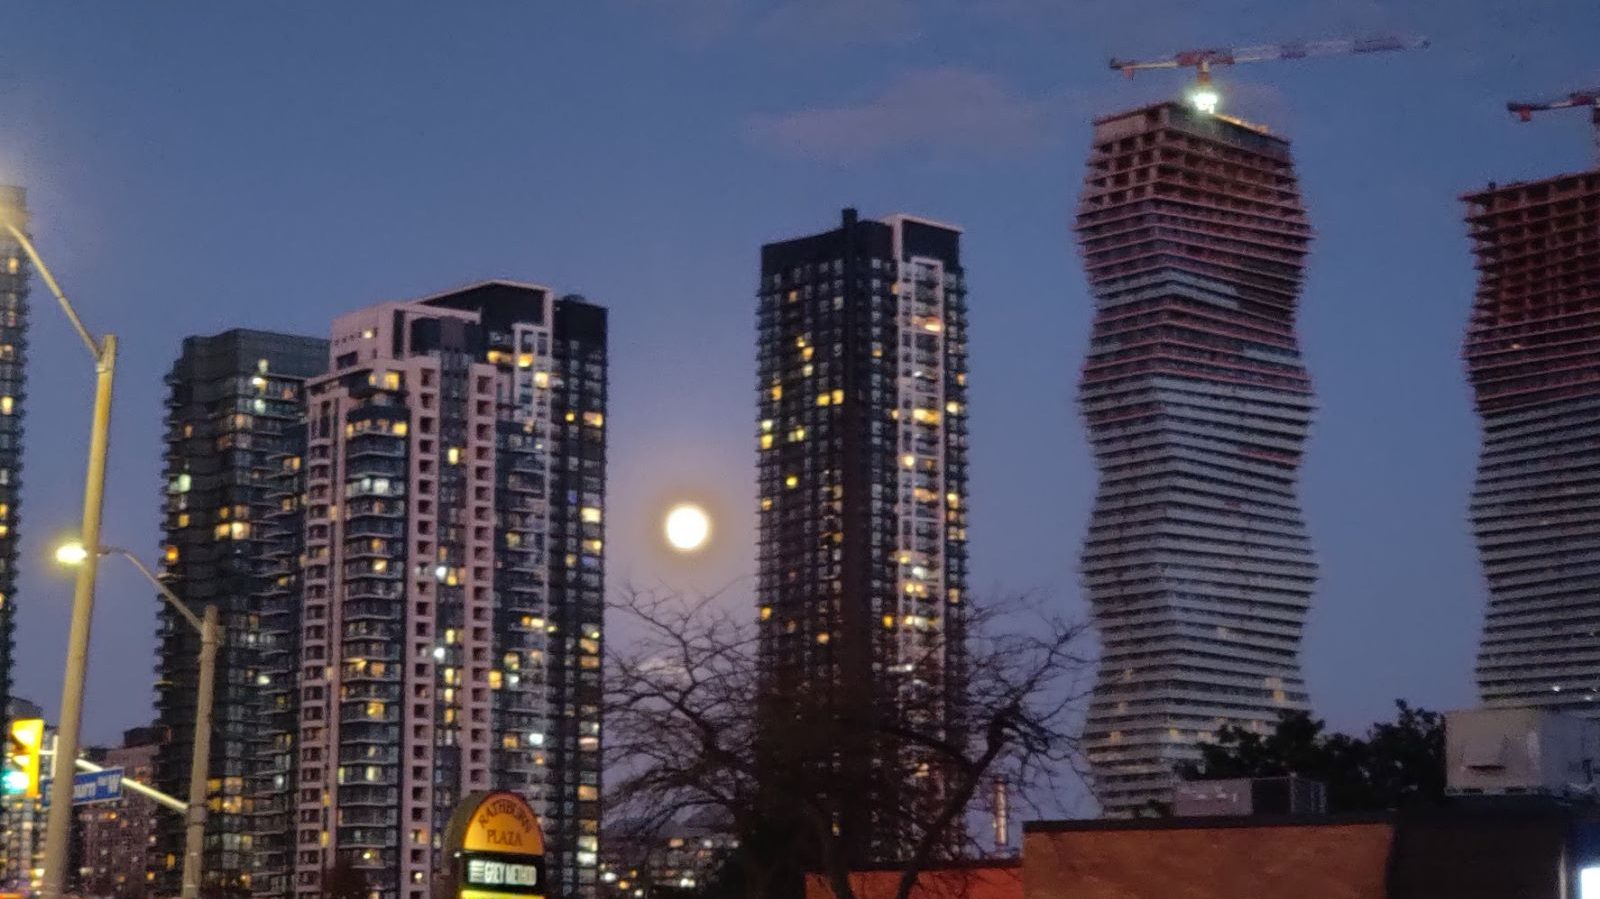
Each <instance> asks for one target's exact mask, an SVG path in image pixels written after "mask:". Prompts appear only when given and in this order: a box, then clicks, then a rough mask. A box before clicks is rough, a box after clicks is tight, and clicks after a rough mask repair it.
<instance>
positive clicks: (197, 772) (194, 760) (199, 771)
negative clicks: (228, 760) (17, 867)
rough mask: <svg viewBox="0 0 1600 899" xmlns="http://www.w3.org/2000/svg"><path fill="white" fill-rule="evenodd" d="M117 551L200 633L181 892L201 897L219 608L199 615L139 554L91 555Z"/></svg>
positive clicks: (103, 549)
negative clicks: (140, 559) (140, 558)
mask: <svg viewBox="0 0 1600 899" xmlns="http://www.w3.org/2000/svg"><path fill="white" fill-rule="evenodd" d="M113 553H115V554H116V555H119V556H121V557H123V558H124V559H127V560H128V561H129V562H130V563H132V564H133V567H134V568H137V569H139V573H140V574H142V575H144V577H145V580H147V581H149V582H150V583H151V584H152V585H154V586H155V588H156V590H157V591H159V592H160V593H161V598H162V599H164V600H166V601H167V605H170V606H172V607H173V608H174V609H176V610H177V611H178V614H180V615H182V616H183V618H184V620H185V621H187V622H189V626H190V627H193V628H194V629H195V630H197V631H199V632H200V685H199V688H198V693H197V695H196V696H195V712H194V740H193V743H194V746H193V752H192V754H191V755H190V757H189V808H188V814H187V815H186V817H185V820H186V822H187V827H186V828H185V830H184V836H183V892H182V893H181V894H180V895H181V897H182V899H200V880H201V871H202V869H203V865H204V863H205V856H204V851H205V839H206V781H207V780H208V779H209V778H210V767H211V709H212V704H213V701H214V700H215V698H216V697H215V693H216V683H217V646H218V644H219V643H221V642H222V641H221V639H220V633H219V632H220V630H221V628H220V626H219V624H218V616H217V607H216V606H215V605H208V606H206V607H205V615H204V617H203V618H202V617H196V616H195V614H194V611H193V610H192V609H190V608H189V607H188V606H186V605H184V602H183V600H181V599H179V598H178V595H177V594H176V593H173V592H172V590H171V589H170V588H169V587H168V586H167V585H166V584H164V583H162V582H161V579H160V578H158V577H156V575H155V572H153V571H151V570H150V569H149V568H146V567H145V564H144V563H143V562H141V561H139V557H138V556H136V555H134V554H133V553H131V552H128V551H127V550H125V549H119V548H117V547H114V546H105V547H101V549H100V552H98V553H89V554H88V555H90V556H93V555H110V554H113ZM52 786H54V784H52ZM51 801H52V802H54V801H55V797H54V794H52V796H51Z"/></svg>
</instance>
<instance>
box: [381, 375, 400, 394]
mask: <svg viewBox="0 0 1600 899" xmlns="http://www.w3.org/2000/svg"><path fill="white" fill-rule="evenodd" d="M383 386H384V389H386V390H399V389H400V373H399V372H397V371H386V372H384V373H383Z"/></svg>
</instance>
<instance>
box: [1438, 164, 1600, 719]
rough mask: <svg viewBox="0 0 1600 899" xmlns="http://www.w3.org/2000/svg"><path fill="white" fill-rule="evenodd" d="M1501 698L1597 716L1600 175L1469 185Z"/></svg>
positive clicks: (1475, 378) (1476, 518) (1476, 524)
mask: <svg viewBox="0 0 1600 899" xmlns="http://www.w3.org/2000/svg"><path fill="white" fill-rule="evenodd" d="M1464 199H1465V201H1466V204H1467V210H1468V211H1467V223H1468V228H1469V231H1470V234H1471V238H1472V243H1473V253H1474V254H1475V255H1476V257H1477V268H1478V288H1477V294H1476V297H1475V299H1474V303H1473V309H1472V317H1471V320H1470V323H1469V324H1468V328H1467V337H1466V346H1465V351H1464V355H1465V357H1466V362H1467V369H1468V373H1469V376H1470V380H1471V382H1472V389H1473V394H1474V398H1475V400H1476V405H1477V410H1478V415H1479V417H1480V418H1481V419H1482V423H1483V448H1482V453H1481V455H1480V456H1479V462H1478V477H1477V484H1476V487H1475V489H1474V491H1473V496H1472V523H1473V531H1474V533H1475V535H1476V537H1477V543H1478V552H1479V557H1480V559H1481V560H1482V563H1483V568H1484V573H1485V575H1486V576H1487V578H1488V585H1489V604H1488V610H1487V613H1486V615H1485V618H1484V624H1483V633H1482V639H1481V642H1480V644H1479V650H1478V667H1477V677H1478V690H1479V693H1480V695H1481V696H1482V697H1483V701H1484V702H1485V703H1486V704H1488V705H1499V706H1507V705H1513V706H1527V705H1531V706H1543V707H1556V708H1565V709H1570V710H1572V711H1574V712H1577V713H1579V714H1588V715H1594V714H1600V705H1597V704H1596V698H1597V697H1600V640H1597V639H1596V636H1597V634H1600V515H1597V514H1596V509H1597V508H1600V452H1597V451H1596V448H1595V447H1596V441H1597V439H1600V363H1597V359H1600V225H1597V223H1600V171H1588V172H1582V173H1579V174H1573V175H1563V176H1561V177H1557V178H1551V179H1547V180H1544V181H1533V182H1528V183H1520V184H1510V185H1506V186H1504V187H1496V186H1493V185H1491V186H1490V187H1489V189H1487V190H1484V191H1481V192H1478V193H1474V194H1469V195H1467V196H1466V197H1465V198H1464Z"/></svg>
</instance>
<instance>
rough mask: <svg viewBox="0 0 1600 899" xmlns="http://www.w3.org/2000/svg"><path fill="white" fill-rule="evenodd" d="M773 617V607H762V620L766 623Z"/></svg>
mask: <svg viewBox="0 0 1600 899" xmlns="http://www.w3.org/2000/svg"><path fill="white" fill-rule="evenodd" d="M771 617H772V606H762V607H761V620H762V621H766V620H768V619H770V618H771Z"/></svg>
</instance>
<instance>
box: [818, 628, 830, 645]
mask: <svg viewBox="0 0 1600 899" xmlns="http://www.w3.org/2000/svg"><path fill="white" fill-rule="evenodd" d="M828 640H829V637H828V632H827V631H823V632H822V633H820V634H818V635H817V642H818V643H821V644H823V645H827V643H828Z"/></svg>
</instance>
